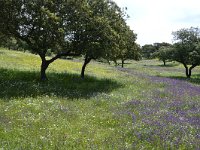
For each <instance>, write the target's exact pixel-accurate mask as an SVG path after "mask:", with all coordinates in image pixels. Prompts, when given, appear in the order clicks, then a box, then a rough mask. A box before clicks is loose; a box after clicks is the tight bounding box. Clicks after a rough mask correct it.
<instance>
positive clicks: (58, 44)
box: [0, 0, 136, 80]
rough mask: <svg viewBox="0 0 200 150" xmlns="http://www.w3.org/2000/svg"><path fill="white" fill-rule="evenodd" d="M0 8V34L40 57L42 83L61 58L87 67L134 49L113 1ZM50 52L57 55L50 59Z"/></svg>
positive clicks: (20, 0) (11, 2) (67, 0)
mask: <svg viewBox="0 0 200 150" xmlns="http://www.w3.org/2000/svg"><path fill="white" fill-rule="evenodd" d="M0 5H1V7H2V9H1V12H0V20H1V23H0V32H1V33H2V34H4V35H8V36H11V37H14V38H15V39H17V40H18V39H19V40H20V41H23V42H25V43H26V44H27V45H28V48H29V49H30V50H31V51H32V52H33V53H35V54H38V55H39V56H40V58H41V60H42V63H41V79H42V80H46V79H47V77H46V73H45V71H46V69H47V68H48V66H49V64H51V63H52V62H54V61H55V60H56V59H58V58H60V57H62V56H81V55H83V56H84V57H85V62H86V65H87V63H89V62H90V60H91V59H96V58H101V57H102V58H106V59H108V58H109V59H112V57H113V56H114V55H117V56H119V52H120V53H121V52H122V51H124V50H125V49H126V50H127V49H129V50H130V49H132V50H133V47H135V39H136V35H135V34H134V33H133V31H132V30H130V29H129V27H128V26H127V25H126V22H125V19H124V17H125V15H126V13H124V12H123V11H122V9H121V8H119V7H118V6H117V5H116V3H115V2H113V1H111V0H80V1H74V0H62V1H54V0H35V1H24V0H2V1H0ZM124 31H125V32H124ZM130 44H131V46H132V47H131V48H130ZM128 46H129V47H128ZM49 51H51V53H53V54H54V55H53V57H52V58H50V59H48V58H47V57H46V56H47V55H48V52H49Z"/></svg>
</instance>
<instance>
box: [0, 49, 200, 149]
mask: <svg viewBox="0 0 200 150" xmlns="http://www.w3.org/2000/svg"><path fill="white" fill-rule="evenodd" d="M40 63H41V61H40V58H39V57H38V56H37V55H33V54H30V53H23V52H16V51H10V50H6V49H3V48H0V150H1V149H2V150H13V149H15V150H29V149H30V150H40V149H42V150H56V149H57V150H66V149H67V150H71V149H75V150H79V149H80V150H82V149H83V150H84V149H94V150H97V149H98V150H107V149H108V150H114V149H120V150H121V149H127V150H128V149H136V150H139V149H141V150H142V149H144V150H146V149H150V150H151V149H156V150H162V149H172V150H177V149H180V150H188V149H190V150H197V149H200V67H197V68H195V69H194V70H193V75H192V78H191V79H186V78H185V74H184V73H185V70H184V68H183V66H181V65H179V64H178V63H174V62H169V63H167V66H166V67H164V66H163V65H162V62H160V61H157V60H142V61H138V62H135V61H133V62H128V63H127V64H125V68H120V67H114V66H112V65H110V66H109V65H108V64H102V63H99V62H94V61H93V62H91V63H90V64H89V65H88V66H87V68H86V72H85V74H86V77H85V79H84V80H83V79H81V78H80V71H81V66H82V61H80V60H77V59H74V60H61V59H60V60H57V61H55V62H54V63H52V64H51V65H50V66H49V68H48V70H47V77H48V79H49V81H48V82H40V80H39V74H40V72H39V71H40Z"/></svg>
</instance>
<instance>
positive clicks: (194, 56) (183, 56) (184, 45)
mask: <svg viewBox="0 0 200 150" xmlns="http://www.w3.org/2000/svg"><path fill="white" fill-rule="evenodd" d="M173 35H174V40H175V42H176V43H175V44H174V50H173V54H172V59H173V60H175V61H177V62H180V63H182V64H183V65H184V67H185V69H186V76H187V77H188V78H190V76H191V71H192V69H193V68H194V67H196V66H198V65H200V57H199V56H200V50H199V43H200V29H199V28H194V27H191V28H188V29H180V30H178V31H176V32H173ZM188 65H191V67H189V68H188Z"/></svg>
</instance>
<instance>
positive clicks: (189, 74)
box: [188, 64, 197, 78]
mask: <svg viewBox="0 0 200 150" xmlns="http://www.w3.org/2000/svg"><path fill="white" fill-rule="evenodd" d="M196 66H197V64H193V65H192V66H191V67H190V68H189V70H188V76H189V78H190V77H191V75H192V69H193V68H195V67H196Z"/></svg>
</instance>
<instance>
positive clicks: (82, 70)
mask: <svg viewBox="0 0 200 150" xmlns="http://www.w3.org/2000/svg"><path fill="white" fill-rule="evenodd" d="M91 60H92V58H89V57H87V56H86V57H85V61H84V63H83V66H82V69H81V78H82V79H84V77H85V68H86V66H87V64H88V63H89V62H90V61H91Z"/></svg>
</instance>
